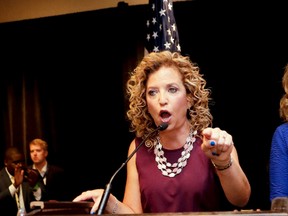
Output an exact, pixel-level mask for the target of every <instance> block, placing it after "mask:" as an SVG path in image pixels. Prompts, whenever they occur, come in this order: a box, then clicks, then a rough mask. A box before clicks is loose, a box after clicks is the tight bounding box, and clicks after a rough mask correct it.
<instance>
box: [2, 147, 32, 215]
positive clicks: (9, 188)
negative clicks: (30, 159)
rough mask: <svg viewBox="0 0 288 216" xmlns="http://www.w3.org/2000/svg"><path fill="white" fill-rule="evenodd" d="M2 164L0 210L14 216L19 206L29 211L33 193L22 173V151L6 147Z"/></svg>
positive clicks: (23, 166) (23, 163) (23, 162)
mask: <svg viewBox="0 0 288 216" xmlns="http://www.w3.org/2000/svg"><path fill="white" fill-rule="evenodd" d="M4 165H5V167H4V168H2V169H1V171H0V212H2V213H5V215H7V216H10V215H11V216H16V214H17V211H18V209H19V208H22V209H25V210H26V212H30V201H32V200H33V194H32V190H31V187H30V182H29V181H28V178H27V176H25V173H24V168H25V161H24V155H23V153H22V152H21V151H20V150H19V149H18V148H16V147H9V148H7V149H6V151H5V155H4ZM25 172H26V171H25ZM26 174H27V173H26ZM33 184H34V183H32V185H33Z"/></svg>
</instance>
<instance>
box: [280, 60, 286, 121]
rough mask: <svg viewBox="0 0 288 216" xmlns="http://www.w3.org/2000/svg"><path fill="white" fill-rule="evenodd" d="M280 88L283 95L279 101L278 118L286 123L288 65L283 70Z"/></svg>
mask: <svg viewBox="0 0 288 216" xmlns="http://www.w3.org/2000/svg"><path fill="white" fill-rule="evenodd" d="M282 86H283V89H284V91H285V94H284V95H283V96H282V98H281V99H280V108H279V114H280V118H281V119H283V120H284V121H286V122H288V64H287V65H286V66H285V68H284V75H283V77H282Z"/></svg>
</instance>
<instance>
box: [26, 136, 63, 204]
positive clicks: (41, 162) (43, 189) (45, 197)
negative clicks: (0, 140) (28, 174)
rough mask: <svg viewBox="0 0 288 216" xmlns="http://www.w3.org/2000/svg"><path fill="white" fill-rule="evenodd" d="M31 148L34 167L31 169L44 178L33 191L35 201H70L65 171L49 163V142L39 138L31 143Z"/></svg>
mask: <svg viewBox="0 0 288 216" xmlns="http://www.w3.org/2000/svg"><path fill="white" fill-rule="evenodd" d="M29 148H30V157H31V160H32V161H33V165H31V166H29V167H30V168H33V169H37V170H38V171H39V173H40V174H41V176H42V181H40V182H38V184H36V187H34V189H33V191H34V192H33V193H34V197H35V199H36V200H40V201H52V200H53V201H65V200H68V196H67V192H68V190H66V189H65V188H67V187H66V185H67V182H66V184H65V182H64V181H66V179H65V175H64V169H63V168H61V167H59V166H56V165H52V164H49V163H48V161H47V156H48V144H47V142H46V141H44V140H42V139H38V138H37V139H34V140H32V141H31V142H30V143H29Z"/></svg>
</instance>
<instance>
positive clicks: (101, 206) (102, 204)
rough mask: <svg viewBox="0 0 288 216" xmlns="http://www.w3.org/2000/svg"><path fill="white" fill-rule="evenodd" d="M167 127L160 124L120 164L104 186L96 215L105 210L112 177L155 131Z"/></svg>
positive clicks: (164, 123)
mask: <svg viewBox="0 0 288 216" xmlns="http://www.w3.org/2000/svg"><path fill="white" fill-rule="evenodd" d="M167 127H168V123H166V122H163V123H162V124H160V125H159V126H158V127H157V128H156V129H155V130H153V131H152V132H150V133H149V134H148V135H147V136H146V137H145V138H144V139H143V140H142V142H141V143H140V144H139V145H138V146H137V147H136V148H135V149H134V151H133V152H132V153H131V154H130V155H129V156H128V157H127V159H126V161H125V162H124V163H122V165H121V166H120V167H119V168H118V169H117V170H116V172H115V173H114V174H113V175H112V177H111V179H110V181H109V183H108V184H107V185H106V188H105V190H104V192H103V194H102V197H101V200H100V203H99V207H98V210H97V215H102V213H103V211H104V210H105V208H106V204H107V201H108V198H109V195H110V191H111V187H112V181H113V179H114V177H115V176H116V175H117V173H118V172H119V171H120V170H121V169H122V168H123V167H124V166H125V165H126V164H127V163H128V161H129V160H130V159H131V158H132V157H133V155H134V154H135V153H136V152H137V151H138V149H139V148H140V147H141V146H142V145H143V144H144V143H145V141H146V140H147V139H148V138H149V137H150V136H151V135H152V134H153V133H155V132H156V131H163V130H165V129H167Z"/></svg>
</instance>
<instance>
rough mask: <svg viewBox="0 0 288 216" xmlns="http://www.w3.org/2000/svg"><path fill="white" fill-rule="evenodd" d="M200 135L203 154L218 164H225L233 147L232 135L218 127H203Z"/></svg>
mask: <svg viewBox="0 0 288 216" xmlns="http://www.w3.org/2000/svg"><path fill="white" fill-rule="evenodd" d="M202 135H203V142H202V145H201V148H202V150H203V152H204V153H205V155H206V156H207V157H208V158H210V159H211V160H212V161H213V162H215V163H217V164H218V165H223V164H227V161H229V160H230V157H231V152H232V150H233V147H234V143H233V139H232V136H231V135H230V134H228V133H227V132H226V131H224V130H221V129H220V128H205V129H204V130H203V131H202Z"/></svg>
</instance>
